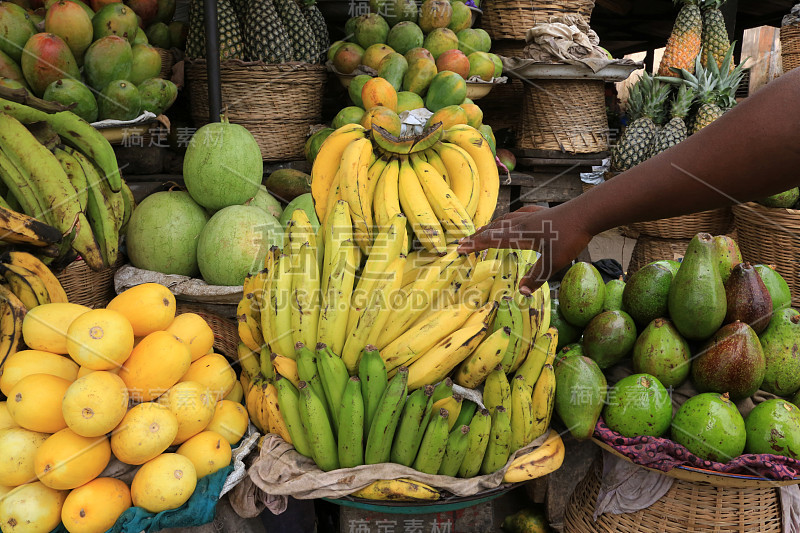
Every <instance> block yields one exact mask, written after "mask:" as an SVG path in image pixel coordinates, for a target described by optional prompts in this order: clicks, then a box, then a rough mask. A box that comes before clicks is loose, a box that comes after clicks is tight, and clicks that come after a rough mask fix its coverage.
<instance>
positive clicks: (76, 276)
mask: <svg viewBox="0 0 800 533" xmlns="http://www.w3.org/2000/svg"><path fill="white" fill-rule="evenodd" d="M123 264H125V260H124V258H123V257H122V254H120V255H119V257H118V258H117V262H116V263H114V266H112V267H109V268H105V269H103V270H101V271H99V272H96V271H94V270H92V269H91V268H89V267H88V266H87V265H86V262H85V261H83V260H77V261H73V262H72V263H70V264H69V265H67V268H65V269H64V270H62V271H61V272H58V273H56V277H57V278H58V281H59V282H60V283H61V286H62V287H64V291H65V292H66V293H67V298H68V299H69V301H70V303H74V304H80V305H85V306H86V307H91V308H92V309H96V308H98V307H105V306H106V305H107V304H108V302H110V301H111V299H112V298H114V296H116V295H117V293H116V292H115V291H114V274H115V273H116V272H117V270H118V269H119V267H121V266H122V265H123Z"/></svg>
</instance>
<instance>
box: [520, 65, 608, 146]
mask: <svg viewBox="0 0 800 533" xmlns="http://www.w3.org/2000/svg"><path fill="white" fill-rule="evenodd" d="M523 89H524V91H525V94H524V97H523V100H522V126H521V128H520V131H519V132H518V133H517V145H518V146H519V147H520V148H523V149H531V150H559V151H561V152H570V153H578V154H591V153H596V152H604V151H606V150H608V117H607V115H606V103H605V83H604V82H603V81H602V80H528V82H527V83H525V84H524V86H523Z"/></svg>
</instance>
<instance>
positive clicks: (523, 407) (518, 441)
mask: <svg viewBox="0 0 800 533" xmlns="http://www.w3.org/2000/svg"><path fill="white" fill-rule="evenodd" d="M532 397H533V387H531V386H530V385H528V384H527V383H525V378H524V377H522V376H516V377H515V378H514V379H513V380H512V384H511V416H510V419H511V452H515V451H517V450H519V449H520V448H524V447H525V446H526V445H527V444H528V443H529V442H530V440H529V437H530V436H531V435H532V434H533V399H532Z"/></svg>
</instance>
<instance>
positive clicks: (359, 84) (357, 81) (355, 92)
mask: <svg viewBox="0 0 800 533" xmlns="http://www.w3.org/2000/svg"><path fill="white" fill-rule="evenodd" d="M371 79H372V76H370V75H369V74H359V75H358V76H356V77H355V78H353V79H352V80H350V85H348V86H347V94H349V95H350V100H352V101H353V104H354V105H355V106H356V107H361V108H363V107H364V101H363V100H362V99H361V89H363V88H364V84H365V83H367V82H368V81H369V80H371Z"/></svg>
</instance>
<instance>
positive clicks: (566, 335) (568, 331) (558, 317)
mask: <svg viewBox="0 0 800 533" xmlns="http://www.w3.org/2000/svg"><path fill="white" fill-rule="evenodd" d="M559 307H560V306H559V303H558V300H552V301H551V302H550V327H551V328H556V329H557V330H558V347H557V348H556V349H557V350H560V349H561V348H563V347H564V346H566V345H568V344H572V343H573V342H577V341H578V340H580V338H581V334H582V333H583V331H582V330H581V328H578V327H575V326H573V325H572V324H570V323H569V322H567V321H566V319H565V318H564V315H562V314H561V310H560V308H559Z"/></svg>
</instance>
